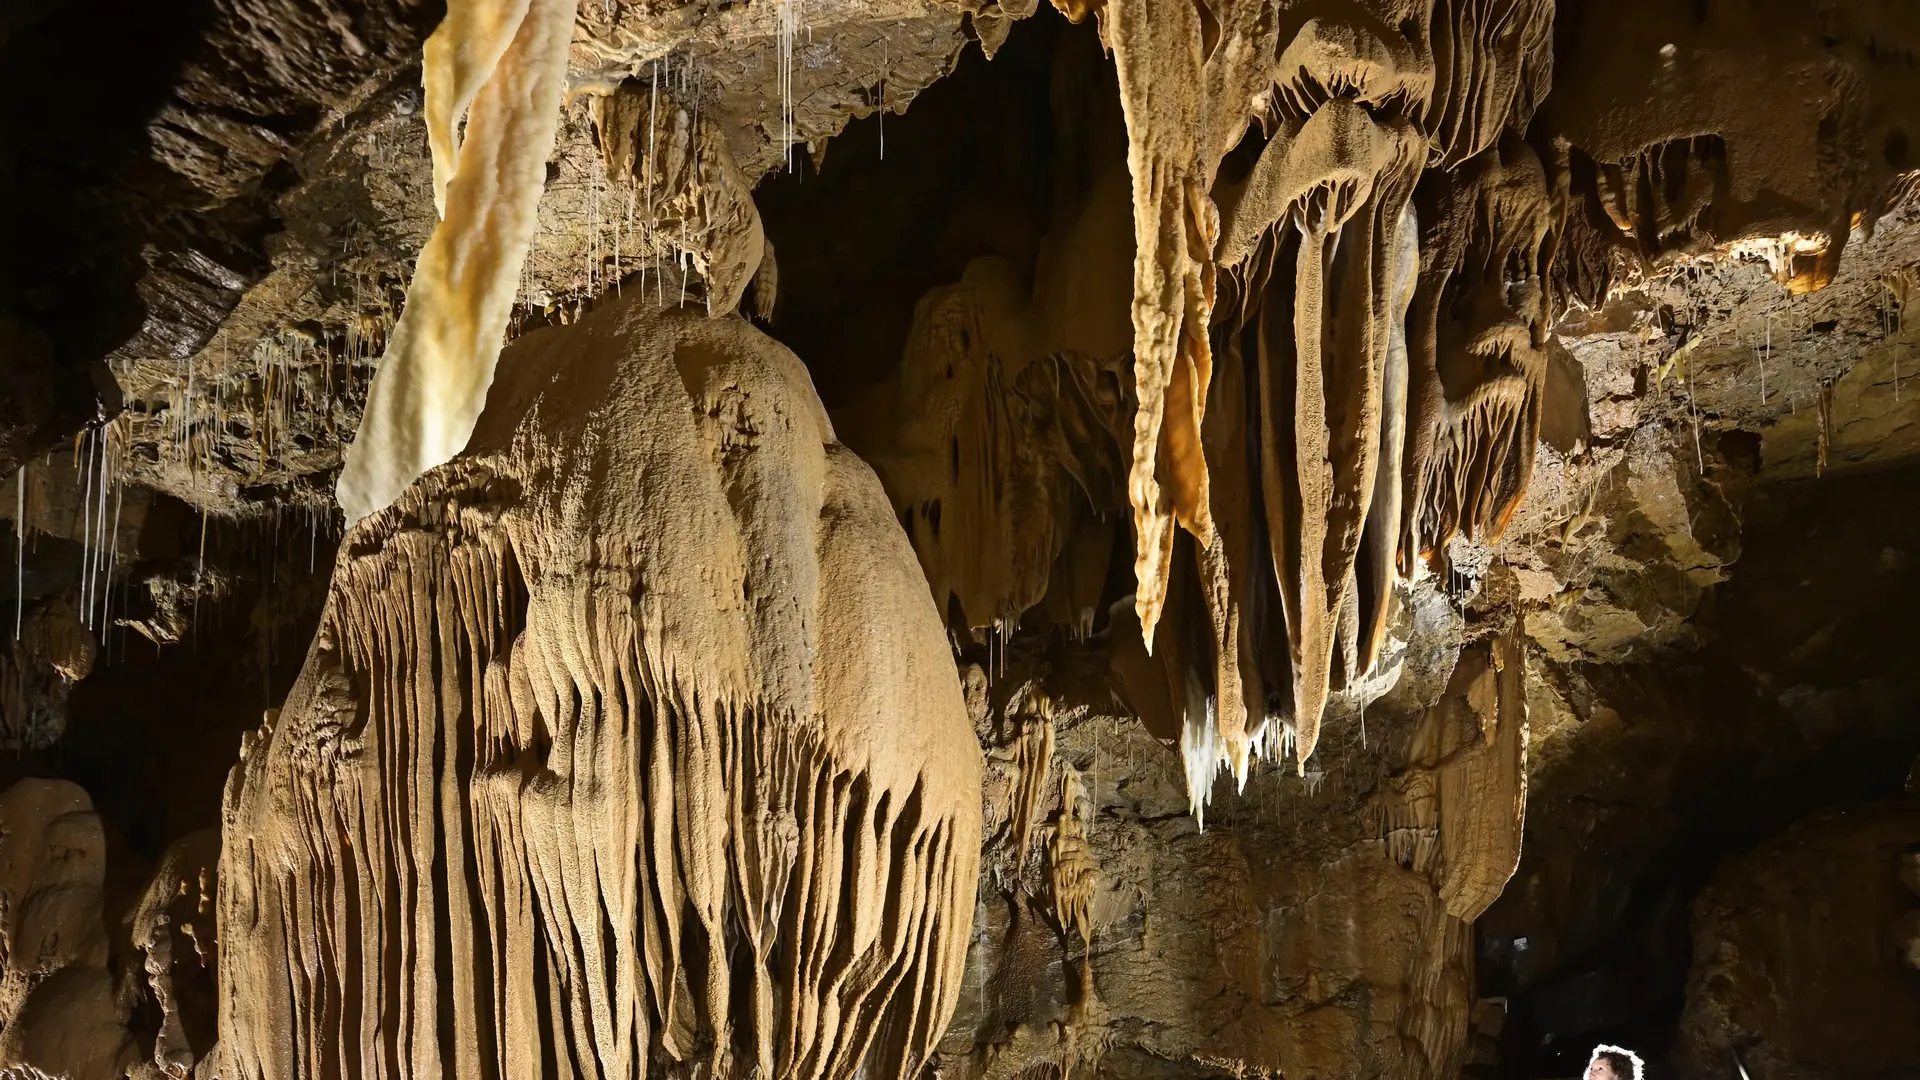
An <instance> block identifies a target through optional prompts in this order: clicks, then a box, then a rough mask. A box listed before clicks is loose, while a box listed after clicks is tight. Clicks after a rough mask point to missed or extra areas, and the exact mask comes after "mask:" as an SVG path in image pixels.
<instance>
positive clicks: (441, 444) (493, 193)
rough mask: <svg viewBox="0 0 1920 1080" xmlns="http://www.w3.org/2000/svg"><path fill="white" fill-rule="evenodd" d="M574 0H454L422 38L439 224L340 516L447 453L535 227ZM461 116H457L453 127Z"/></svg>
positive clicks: (354, 459) (487, 373)
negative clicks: (443, 17) (430, 32)
mask: <svg viewBox="0 0 1920 1080" xmlns="http://www.w3.org/2000/svg"><path fill="white" fill-rule="evenodd" d="M575 4H576V0H520V2H518V3H515V2H514V0H455V2H454V3H453V4H452V5H450V7H449V9H448V16H447V19H446V20H445V21H444V22H443V23H441V25H440V28H439V29H438V30H436V31H435V32H434V34H433V36H432V37H431V38H430V39H428V42H427V47H426V62H425V82H426V89H427V110H426V112H427V133H428V142H429V144H430V145H431V147H432V150H433V166H434V168H433V179H434V203H435V205H436V206H437V207H438V208H439V210H440V213H441V221H440V223H439V224H438V225H437V226H436V227H435V228H434V230H433V235H432V236H431V237H429V238H428V240H427V245H426V247H425V248H424V249H423V250H422V251H421V252H420V260H419V263H418V264H417V265H416V266H415V268H414V274H413V280H412V282H411V284H410V285H409V286H408V288H407V304H406V308H405V310H404V311H402V313H401V316H400V322H399V324H398V325H397V326H395V327H394V330H393V334H392V336H391V337H390V338H389V339H388V342H387V351H386V355H385V357H384V358H383V359H382V361H381V363H380V368H379V371H378V372H377V373H376V374H375V375H374V378H373V385H372V387H371V388H370V389H369V391H368V394H367V406H366V413H365V417H364V419H363V420H362V421H361V424H360V430H359V432H358V433H357V434H356V435H355V437H354V442H353V445H352V446H351V447H350V448H349V449H348V451H347V455H346V462H345V465H344V467H343V468H342V469H341V473H340V482H339V487H338V496H339V500H340V507H341V509H342V510H344V511H345V512H346V517H347V521H348V522H354V521H358V520H360V519H361V518H363V517H365V516H367V515H368V514H371V513H373V512H375V511H377V510H380V509H382V508H384V507H386V506H388V505H390V504H391V503H392V502H393V500H394V499H396V498H398V497H399V495H400V492H401V491H402V490H404V489H405V488H406V486H407V485H408V484H409V483H411V482H412V481H413V480H414V478H415V477H418V476H419V475H421V474H422V473H424V472H425V471H426V470H428V469H430V468H432V467H433V466H435V465H438V464H440V463H441V462H444V461H446V460H448V459H450V458H452V457H453V455H455V454H457V453H459V452H460V449H461V447H463V446H465V445H466V442H467V437H468V436H469V435H471V434H472V432H473V425H474V422H475V421H476V420H477V419H478V417H479V415H480V410H481V408H482V407H483V406H484V405H485V404H486V398H487V387H488V386H489V385H491V383H492V382H493V370H494V362H495V361H496V360H497V359H498V357H499V353H500V344H501V342H502V340H503V339H504V337H505V335H506V331H507V319H508V315H509V314H510V312H511V309H512V306H513V297H514V290H515V288H516V287H517V285H518V282H519V278H520V269H521V264H522V263H523V262H524V260H525V258H526V253H527V245H528V244H529V243H530V242H531V241H532V238H533V233H534V229H535V227H536V224H537V220H536V211H537V210H538V208H539V204H540V193H541V190H542V189H543V188H544V187H545V182H546V163H547V155H548V154H549V153H551V152H552V150H553V139H554V131H555V128H556V126H557V125H558V123H559V114H560V101H561V94H562V91H563V90H564V89H565V83H566V74H567V46H568V44H569V43H570V42H571V41H572V39H573V21H574V9H575ZM463 117H464V119H465V126H464V128H462V127H461V120H462V118H463Z"/></svg>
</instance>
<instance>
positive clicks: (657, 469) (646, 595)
mask: <svg viewBox="0 0 1920 1080" xmlns="http://www.w3.org/2000/svg"><path fill="white" fill-rule="evenodd" d="M499 372H500V374H499V378H498V379H497V380H496V382H495V385H494V388H493V392H492V395H491V398H490V400H489V403H488V407H487V410H486V412H485V413H484V414H483V416H482V417H481V420H480V422H479V424H478V427H477V428H476V431H475V434H474V437H473V441H472V442H471V443H470V445H469V447H468V450H467V452H466V453H465V454H464V455H463V456H461V457H459V458H457V459H456V460H455V461H453V462H452V463H450V464H448V465H446V466H444V467H441V468H438V469H435V470H433V471H431V472H430V473H429V474H428V475H427V476H425V477H423V478H422V479H421V480H420V481H419V482H417V483H416V484H415V485H414V486H413V487H412V488H411V489H409V491H408V492H407V494H406V495H405V496H404V497H403V498H402V499H401V500H400V501H399V502H398V503H396V504H395V506H394V507H393V508H392V509H390V510H389V511H386V512H383V513H380V514H376V515H374V516H373V517H371V518H369V519H367V520H366V521H365V522H363V523H362V524H360V525H359V526H357V527H356V528H355V529H354V530H352V531H351V532H350V533H348V535H347V538H346V540H345V543H344V546H343V548H342V553H341V559H340V562H339V564H338V567H337V569H336V571H335V575H334V579H333V585H332V591H331V594H330V596H329V599H328V603H327V607H326V612H325V615H324V616H323V619H322V625H321V629H320V632H319V635H318V637H317V639H316V641H315V643H314V645H313V648H312V651H311V653H310V654H309V656H308V659H307V663H306V667H305V669H304V671H303V673H302V675H301V677H300V679H299V681H298V683H297V684H296V685H295V687H294V689H293V691H292V693H291V694H290V695H289V697H288V699H287V704H286V707H285V708H284V709H283V710H282V711H281V712H280V714H279V716H278V718H277V719H274V720H273V721H272V722H271V723H270V724H268V725H267V726H266V727H265V728H263V729H262V731H261V733H260V734H259V735H258V736H257V738H254V739H252V740H251V741H250V744H249V746H248V748H247V750H246V752H245V754H244V759H243V760H242V762H241V764H240V765H239V767H238V768H237V769H236V771H235V773H234V775H233V777H232V779H231V780H230V781H229V787H228V793H227V800H226V812H225V813H226V823H225V835H226V837H227V842H226V846H225V850H224V853H223V866H222V869H221V894H220V905H221V952H220V963H221V982H220V986H221V991H222V994H223V1000H222V1001H221V1006H220V1039H221V1043H220V1048H219V1061H220V1075H223V1076H231V1077H242V1076H248V1077H286V1076H295V1075H302V1076H307V1075H312V1076H322V1075H388V1076H416V1077H440V1076H457V1077H479V1076H509V1077H531V1076H541V1075H547V1076H552V1075H562V1076H566V1075H573V1076H589V1077H595V1076H636V1075H640V1074H641V1073H642V1072H646V1073H648V1074H650V1075H672V1074H674V1073H675V1072H677V1071H682V1070H685V1071H689V1072H697V1073H699V1074H701V1075H713V1076H733V1075H739V1076H745V1075H750V1074H754V1073H758V1074H759V1075H760V1076H763V1077H807V1078H818V1077H824V1078H834V1080H844V1078H847V1077H851V1076H853V1075H855V1074H856V1072H861V1071H862V1069H863V1063H864V1070H865V1074H867V1075H877V1076H905V1075H908V1074H909V1073H911V1072H912V1071H914V1070H915V1069H917V1068H918V1066H919V1064H920V1063H921V1062H922V1061H923V1060H924V1058H925V1056H926V1054H927V1052H928V1050H929V1048H930V1046H931V1045H932V1043H933V1041H934V1040H935V1039H936V1038H937V1037H938V1036H939V1035H940V1033H941V1031H942V1030H943V1029H944V1027H945V1025H946V1021H947V1018H948V1016H949V1015H950V1014H951V1012H952V1009H953V1006H954V1002H955V996H956V994H957V992H958V989H959V984H960V976H961V969H962V964H963V960H964V957H965V951H966V942H967V939H968V935H969V928H970V926H971V917H972V910H973V903H974V890H975V880H976V875H977V872H978V871H977V866H978V859H979V850H980V809H979V806H980V769H981V765H980V750H979V747H978V745H977V743H976V742H975V740H974V737H973V732H972V727H971V725H970V723H969V721H968V718H967V715H966V711H965V707H964V705H963V702H962V697H961V693H960V687H959V682H958V679H957V676H956V673H955V670H954V665H953V663H952V661H951V659H950V658H949V653H948V647H947V642H946V640H945V638H944V636H943V635H942V633H941V623H940V620H939V617H938V614H937V613H936V611H935V609H934V606H933V604H932V602H931V600H930V598H929V596H928V593H927V589H926V585H925V582H924V580H923V579H922V577H921V576H920V571H919V566H918V564H917V563H916V561H915V559H914V555H913V552H912V550H911V549H910V548H909V546H908V544H907V540H906V538H905V536H903V535H902V534H901V532H900V530H899V526H898V525H897V523H896V522H895V521H894V519H893V516H892V512H891V510H890V508H889V506H888V503H887V500H886V497H885V496H884V494H883V493H882V492H881V490H880V485H879V484H878V482H877V481H876V480H875V479H874V476H873V474H872V472H871V471H869V469H868V468H867V466H865V465H864V464H862V463H861V462H860V461H859V460H858V459H857V458H855V457H854V456H853V455H852V453H851V452H849V451H847V450H846V449H844V448H843V447H841V446H840V445H839V444H838V443H837V442H836V440H835V438H834V434H833V430H832V427H831V426H830V424H829V422H828V420H827V417H826V414H825V412H824V410H823V409H822V408H821V407H820V404H819V401H818V399H817V398H816V397H815V395H814V392H813V388H812V384H811V382H810V381H809V379H808V377H807V374H806V372H805V369H803V368H802V367H801V365H800V363H799V361H798V360H797V359H796V358H794V357H793V355H792V354H791V353H789V352H787V351H786V350H785V349H784V348H782V347H780V346H779V345H778V344H776V343H775V342H773V341H772V340H771V339H769V338H767V337H765V336H763V335H761V334H760V333H759V332H757V331H755V330H753V329H752V328H751V327H749V326H748V325H747V324H746V323H745V322H743V321H741V320H739V319H737V318H726V319H720V320H711V321H710V320H708V319H706V318H705V317H704V316H696V315H694V314H692V313H691V312H688V311H677V310H659V309H656V308H654V307H652V306H651V305H650V304H649V303H648V302H647V301H645V300H643V299H641V298H640V297H639V294H637V293H635V294H632V295H629V296H628V297H627V299H626V300H624V301H620V302H614V303H609V304H607V305H604V306H603V307H602V308H601V309H600V310H598V311H597V312H596V313H594V314H593V315H592V316H590V317H589V318H587V319H586V320H584V321H583V322H581V323H578V324H576V325H574V326H571V327H568V328H565V329H558V328H556V329H550V330H546V331H542V332H539V333H535V334H532V335H529V336H527V337H525V338H522V339H521V340H519V341H518V342H517V343H515V344H514V345H513V346H511V347H510V348H509V349H508V350H507V352H506V353H505V355H504V356H503V357H502V360H501V363H500V369H499Z"/></svg>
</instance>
